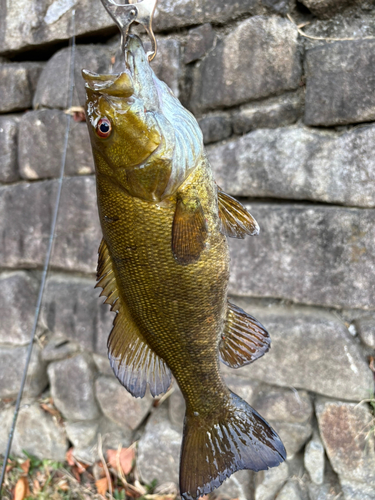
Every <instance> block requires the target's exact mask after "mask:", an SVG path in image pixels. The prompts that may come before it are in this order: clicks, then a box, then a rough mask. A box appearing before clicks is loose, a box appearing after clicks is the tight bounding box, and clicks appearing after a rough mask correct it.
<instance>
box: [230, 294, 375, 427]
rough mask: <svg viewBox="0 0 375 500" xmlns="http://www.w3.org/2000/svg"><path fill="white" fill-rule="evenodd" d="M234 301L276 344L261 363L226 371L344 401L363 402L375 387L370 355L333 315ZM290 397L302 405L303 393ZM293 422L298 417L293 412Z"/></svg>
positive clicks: (309, 310)
mask: <svg viewBox="0 0 375 500" xmlns="http://www.w3.org/2000/svg"><path fill="white" fill-rule="evenodd" d="M233 301H234V302H235V303H236V304H238V305H239V306H240V307H242V308H243V309H245V310H246V311H248V312H249V313H250V314H252V315H253V316H255V317H256V318H257V319H258V320H259V321H261V322H262V324H264V325H265V327H266V328H267V330H268V331H269V332H270V335H271V339H272V348H271V350H270V351H269V352H268V353H267V354H265V356H263V357H262V358H261V359H258V360H257V361H256V363H252V364H251V365H248V366H245V367H243V368H241V369H239V370H230V369H228V368H225V370H226V371H228V370H230V372H231V373H232V374H237V373H238V374H239V375H240V376H242V377H251V378H252V379H253V378H255V379H259V380H261V381H263V382H267V383H269V384H275V385H281V386H287V387H297V388H301V389H305V390H308V391H313V392H317V393H318V394H325V395H327V396H332V397H336V398H338V399H344V400H352V401H360V400H362V399H366V398H368V395H369V394H371V391H373V375H372V372H371V370H370V369H369V367H368V364H367V361H366V359H365V356H364V355H363V353H362V351H361V350H360V348H359V346H358V344H357V343H356V341H355V340H354V339H353V337H351V335H350V334H349V332H348V331H347V329H346V328H345V326H344V325H343V324H342V323H341V321H339V320H338V319H337V318H336V316H334V315H333V314H331V313H328V312H323V311H316V310H315V309H310V308H308V307H306V308H305V307H298V308H297V307H282V306H279V307H278V306H274V307H272V308H267V307H259V306H258V307H257V306H255V305H250V304H249V305H248V304H247V303H246V301H244V300H242V301H241V300H240V299H238V298H236V299H235V300H233ZM270 366H276V367H277V370H270ZM288 400H290V401H291V402H294V403H295V404H297V402H298V397H297V396H295V395H294V394H293V392H290V394H289V396H288ZM271 401H272V399H271ZM281 401H282V400H281ZM275 404H276V403H275ZM283 404H284V403H283ZM291 408H292V407H289V410H290V409H291ZM257 409H258V408H257ZM260 413H261V411H260ZM271 415H272V414H271V412H270V416H271ZM288 420H289V421H292V420H293V417H292V415H290V416H289V417H288Z"/></svg>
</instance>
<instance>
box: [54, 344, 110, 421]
mask: <svg viewBox="0 0 375 500" xmlns="http://www.w3.org/2000/svg"><path fill="white" fill-rule="evenodd" d="M95 376H96V367H95V364H94V362H93V361H92V359H91V357H90V356H89V355H88V354H86V353H83V354H78V355H76V356H74V357H72V358H68V359H64V360H62V361H56V362H54V363H50V365H49V366H48V377H49V380H50V384H51V395H52V397H53V401H54V404H55V406H56V408H57V409H58V410H59V411H60V412H61V413H62V414H63V416H64V417H65V418H66V419H68V420H73V421H76V420H95V419H96V418H98V417H99V416H100V415H101V413H100V409H99V406H98V403H97V401H96V399H95V390H94V382H95Z"/></svg>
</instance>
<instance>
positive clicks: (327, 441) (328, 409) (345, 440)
mask: <svg viewBox="0 0 375 500" xmlns="http://www.w3.org/2000/svg"><path fill="white" fill-rule="evenodd" d="M316 414H317V417H318V423H319V429H320V435H321V437H322V441H323V443H324V447H325V449H326V452H327V455H328V458H329V460H330V463H331V465H332V467H333V469H334V470H335V472H336V473H337V474H339V476H340V482H341V484H342V486H343V489H344V485H345V484H346V485H347V486H346V487H347V489H349V484H350V483H365V484H367V485H371V486H372V488H373V489H372V491H374V486H375V452H374V450H375V447H374V444H375V443H374V439H375V436H374V430H373V424H374V416H373V414H372V412H371V409H370V407H369V405H367V404H365V403H364V404H362V405H356V404H354V403H344V402H341V401H329V400H326V399H324V398H319V399H318V400H317V402H316ZM353 486H354V485H353V484H352V489H355V488H353ZM363 486H364V485H363ZM345 498H347V499H348V498H366V496H364V497H360V496H357V495H356V496H354V497H350V496H348V495H347V494H346V495H345ZM368 498H370V497H368Z"/></svg>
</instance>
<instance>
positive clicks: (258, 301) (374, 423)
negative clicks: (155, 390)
mask: <svg viewBox="0 0 375 500" xmlns="http://www.w3.org/2000/svg"><path fill="white" fill-rule="evenodd" d="M73 6H75V8H76V33H77V35H79V37H78V39H77V57H76V64H75V67H76V70H75V78H76V95H75V102H74V104H75V105H79V104H82V100H83V99H84V90H83V84H82V80H81V77H80V69H81V68H82V67H85V68H88V69H90V70H93V71H98V72H105V71H110V70H111V67H112V64H113V56H114V54H115V52H116V49H117V47H118V36H117V35H116V29H115V27H114V26H113V24H112V23H111V20H110V18H109V17H108V16H107V14H106V12H105V11H104V9H103V8H102V6H101V3H100V2H99V0H76V1H74V0H71V1H70V0H64V1H57V0H55V1H52V0H43V1H36V0H14V1H13V2H9V3H7V2H2V3H1V5H0V41H1V43H0V112H1V116H0V156H1V160H2V161H1V163H0V182H1V186H0V207H1V218H0V234H1V246H0V258H1V273H0V281H1V286H0V297H1V298H0V318H1V322H0V398H1V402H0V421H1V425H0V452H1V451H4V449H5V444H6V439H7V432H8V431H9V427H10V422H11V418H12V413H13V408H14V400H15V397H16V394H17V391H18V388H19V385H20V381H21V375H22V370H23V366H24V360H25V356H26V349H27V348H26V344H27V341H28V337H29V334H30V329H31V325H32V321H33V314H34V308H35V304H36V297H37V290H38V285H39V282H40V275H41V269H42V266H43V262H44V257H45V252H46V248H47V244H48V235H49V229H50V223H51V218H52V211H53V206H54V202H55V194H56V187H57V180H56V178H57V176H58V173H59V168H60V164H61V157H62V151H63V142H64V131H65V126H66V120H67V117H66V114H65V113H64V110H66V107H67V89H68V74H69V72H68V67H69V49H68V47H67V43H68V42H67V40H68V39H69V37H70V35H71V10H72V7H73ZM374 21H375V4H374V2H373V1H371V0H301V3H299V2H296V1H295V0H290V1H289V0H241V1H233V2H232V1H231V2H229V1H225V0H174V1H172V0H159V6H158V9H157V15H156V19H155V30H156V32H157V37H158V40H159V55H158V57H157V58H156V60H155V62H154V69H155V71H156V72H157V74H158V75H159V76H160V77H161V78H162V79H164V80H165V81H166V82H167V83H168V84H169V86H170V87H171V88H172V90H173V91H174V92H175V94H177V95H178V96H179V97H180V99H181V100H182V102H183V104H184V105H185V106H187V107H188V108H189V109H191V110H192V111H193V112H194V113H195V115H196V116H197V118H198V120H199V123H200V125H201V127H202V129H203V132H204V139H205V143H206V144H207V151H208V155H209V158H210V160H211V163H212V168H213V170H214V172H215V177H216V180H217V182H218V184H219V185H221V187H222V188H223V189H224V190H226V191H227V192H229V193H230V194H232V195H234V196H237V197H239V198H240V199H241V200H242V201H244V202H245V204H246V206H248V208H249V209H250V210H251V212H252V214H253V215H254V216H255V218H256V219H257V220H258V222H259V224H260V226H261V233H260V235H259V236H258V237H256V238H248V239H247V240H245V241H235V240H232V241H231V242H230V244H231V259H232V260H231V278H230V293H231V295H232V297H233V300H234V301H235V302H236V303H237V304H238V305H240V306H241V307H243V308H245V309H246V310H247V311H249V312H250V313H251V314H253V315H254V316H255V317H257V318H258V319H259V320H260V321H261V322H262V323H263V324H264V325H265V326H266V327H267V328H268V330H269V331H270V333H271V336H272V349H271V351H270V353H268V354H267V355H266V356H265V357H264V358H262V359H260V360H259V361H257V362H256V363H255V364H254V365H250V366H247V367H245V368H243V369H240V370H237V371H234V370H229V369H224V368H223V372H224V374H225V377H226V379H227V382H228V385H229V387H230V388H231V389H232V390H234V391H235V392H237V393H238V394H239V395H241V397H243V398H244V399H246V400H247V401H248V402H249V403H250V404H252V405H253V406H254V407H255V408H256V409H257V410H258V411H259V412H260V413H261V414H262V415H263V416H264V417H265V418H266V419H267V420H269V421H270V422H271V424H273V425H274V427H275V428H276V430H277V431H278V432H279V433H280V435H281V437H282V438H283V440H284V442H285V444H286V447H287V451H288V457H289V458H288V461H287V462H286V463H285V464H283V465H282V466H280V467H279V468H277V469H272V470H270V471H267V472H264V473H259V474H253V473H251V472H249V471H242V472H239V473H237V474H236V475H234V476H233V477H232V478H231V479H230V480H229V481H227V482H226V483H225V485H224V486H223V487H222V488H221V495H222V496H224V497H225V496H226V497H227V498H239V499H241V500H244V499H247V500H253V499H256V500H272V499H274V498H276V497H277V499H278V500H334V499H338V498H345V499H347V500H349V499H350V500H352V499H355V500H369V499H375V447H374V432H375V431H374V429H375V416H374V396H373V392H374V391H373V390H374V385H373V383H374V377H373V371H374V357H373V356H374V348H375V245H374V237H375V155H374V149H375V124H374V121H375V22H374ZM297 25H298V26H303V27H302V28H297ZM299 30H300V32H299ZM301 30H302V32H303V33H305V34H306V35H308V37H306V36H303V35H302V34H301ZM331 39H335V40H331ZM337 39H339V41H337ZM100 238H101V235H100V228H99V224H98V218H97V209H96V200H95V179H94V176H93V162H92V158H91V151H90V146H89V142H88V135H87V131H86V124H85V123H82V122H75V123H74V125H73V128H72V131H71V134H70V138H69V148H68V157H67V165H66V178H65V179H64V185H63V193H62V200H61V208H60V213H59V220H58V228H57V237H56V242H55V247H54V252H53V257H52V265H51V271H50V273H49V278H48V283H47V288H46V292H45V296H44V303H43V308H42V314H41V321H40V325H39V329H38V338H37V340H36V342H35V346H34V351H33V357H32V361H31V365H30V370H29V377H28V383H27V387H26V391H25V397H24V401H23V404H22V409H21V413H20V417H19V421H18V426H17V430H16V433H15V438H14V442H13V451H12V452H13V454H21V453H22V450H23V449H25V450H26V451H28V452H30V453H32V454H34V455H36V456H38V457H40V458H53V459H56V460H63V459H64V456H65V452H66V450H67V449H68V447H70V446H74V453H75V455H76V456H77V457H78V458H80V459H81V460H85V461H88V462H92V461H94V460H95V459H96V457H97V436H98V434H99V433H100V434H101V435H102V437H103V442H104V447H105V448H106V447H107V448H108V447H109V448H117V446H118V445H119V444H122V445H123V446H129V445H130V443H131V442H132V441H133V440H134V439H139V445H138V465H139V469H140V473H141V475H142V478H143V480H144V481H146V482H151V481H152V480H153V479H157V480H158V482H159V484H161V483H166V482H177V477H178V476H177V474H178V461H179V449H180V441H181V432H182V420H183V414H184V408H183V404H184V403H183V400H182V397H181V394H180V393H179V391H178V389H177V388H176V390H175V392H173V394H172V395H171V396H170V398H169V399H168V400H167V401H165V402H164V403H163V404H162V405H160V406H159V407H158V408H154V407H153V401H152V399H151V398H150V397H146V398H144V399H143V400H136V399H134V398H132V397H131V396H130V395H129V394H128V393H127V392H126V391H125V390H124V389H123V388H122V387H121V386H120V385H119V384H118V382H117V381H116V380H115V378H114V376H113V375H112V373H111V370H110V368H109V364H108V361H107V358H106V338H107V335H108V332H109V331H110V328H111V323H112V320H113V316H112V314H111V313H110V312H109V310H108V309H107V307H106V306H101V305H100V304H101V302H102V300H101V299H98V291H97V290H94V289H93V286H94V282H95V280H94V272H95V267H96V255H97V247H98V244H99V242H100ZM50 396H51V397H52V398H53V403H54V405H55V407H56V408H57V409H58V410H59V412H61V414H62V416H63V420H64V423H63V425H60V424H59V423H58V422H57V420H56V419H54V418H53V417H52V416H51V415H50V414H49V413H46V412H45V411H44V410H43V409H42V407H41V402H43V401H46V400H47V398H48V397H50Z"/></svg>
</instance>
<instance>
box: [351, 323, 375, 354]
mask: <svg viewBox="0 0 375 500" xmlns="http://www.w3.org/2000/svg"><path fill="white" fill-rule="evenodd" d="M355 325H356V328H357V331H358V335H359V336H360V338H361V340H362V342H363V343H364V344H365V345H367V347H371V348H372V349H374V348H375V315H373V316H367V317H366V316H365V317H363V318H359V319H358V320H356V321H355Z"/></svg>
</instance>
